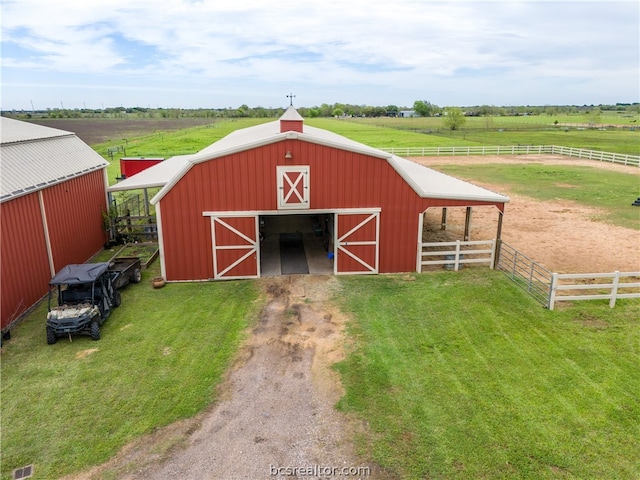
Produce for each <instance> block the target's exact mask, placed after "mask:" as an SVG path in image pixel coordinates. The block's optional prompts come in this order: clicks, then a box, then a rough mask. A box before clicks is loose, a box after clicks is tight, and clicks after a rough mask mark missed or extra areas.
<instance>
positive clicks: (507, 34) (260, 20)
mask: <svg viewBox="0 0 640 480" xmlns="http://www.w3.org/2000/svg"><path fill="white" fill-rule="evenodd" d="M638 10H639V7H638V4H637V2H634V1H621V2H615V1H613V2H612V1H606V0H603V1H583V2H576V1H566V2H556V1H554V2H551V1H515V2H514V1H506V0H505V1H488V2H476V1H448V2H447V1H442V0H441V1H426V0H425V1H420V0H397V1H396V2H388V1H384V0H352V1H350V2H344V1H342V0H340V1H337V0H323V1H322V2H318V1H302V2H301V1H299V0H298V1H293V0H283V1H281V2H277V3H275V2H264V1H263V0H237V1H235V2H219V1H215V0H202V1H187V0H166V1H163V2H162V3H159V2H157V0H126V1H125V0H92V1H91V2H86V0H58V1H57V2H50V1H48V0H5V1H4V2H3V39H2V43H3V58H2V65H3V77H4V82H5V83H4V84H3V99H2V102H3V105H2V107H3V108H20V105H22V107H23V108H24V107H25V96H27V95H31V92H33V94H34V95H35V93H40V92H36V90H37V87H36V86H35V85H37V84H38V82H37V81H36V80H38V79H42V81H43V85H44V84H46V83H47V80H48V79H49V78H55V80H56V82H55V83H57V84H61V85H63V84H64V83H65V79H66V81H67V82H68V84H69V85H76V87H70V88H69V89H68V92H66V93H64V94H65V95H69V96H70V97H74V96H77V95H79V94H80V93H84V92H82V90H89V87H90V83H92V82H93V83H96V82H95V80H92V77H91V75H99V76H100V80H99V82H98V83H104V82H106V83H107V84H114V85H116V84H117V85H122V84H124V85H130V86H131V87H132V88H131V94H130V95H127V94H126V92H123V96H126V101H125V103H130V104H135V103H141V104H144V103H147V101H145V100H143V101H141V102H136V100H135V99H136V98H140V97H145V98H151V96H152V95H156V96H157V92H158V91H161V90H162V89H163V88H164V89H166V90H164V91H166V92H167V95H166V97H167V98H166V99H162V100H163V101H169V100H171V102H174V104H176V103H184V106H194V107H197V106H203V107H206V106H216V105H204V104H199V103H198V102H199V101H202V97H201V96H198V95H196V94H194V95H189V93H188V92H189V91H190V90H194V91H195V89H196V88H197V87H199V86H200V85H207V84H209V85H212V86H215V88H216V90H217V91H224V90H225V89H228V90H229V91H230V92H232V91H233V92H236V93H234V94H233V95H235V97H234V103H238V104H240V103H248V101H247V100H243V97H242V95H243V92H244V94H245V95H246V96H247V97H249V96H251V97H252V98H256V97H258V98H264V100H263V101H262V102H260V103H264V104H268V102H267V101H266V100H267V99H271V98H274V97H279V96H280V93H281V92H272V91H269V89H270V88H280V86H281V85H287V84H289V85H295V86H296V88H298V89H301V90H302V91H303V92H304V94H302V95H300V96H299V98H300V104H302V105H311V104H317V103H322V102H324V101H327V102H331V101H334V100H333V98H325V97H322V98H321V96H322V95H326V96H331V97H335V96H338V95H339V96H340V98H339V99H337V98H336V99H335V101H338V100H339V101H346V102H353V103H370V104H381V105H382V104H388V103H402V102H408V104H411V103H412V102H413V100H415V99H418V98H425V99H430V100H431V101H433V102H434V103H439V104H465V102H468V100H466V99H473V101H472V102H471V103H494V104H503V103H513V102H512V101H509V102H507V101H506V99H507V98H508V99H509V100H511V97H512V94H511V93H510V92H515V91H517V92H519V93H518V95H519V101H518V102H516V103H528V104H534V103H576V102H587V103H600V102H602V103H606V102H611V101H616V100H618V101H637V100H638V88H637V83H638V42H639V40H638ZM634 72H635V73H634ZM629 75H630V76H631V78H629ZM79 77H81V78H84V79H86V81H87V84H86V86H87V88H86V89H82V88H80V89H78V88H77V85H78V81H77V79H78V78H79ZM558 78H561V79H564V81H563V82H560V83H558V82H557V79H558ZM516 81H517V82H520V83H519V85H518V86H517V88H514V85H513V83H514V82H516ZM634 81H635V86H636V87H635V88H634V87H633V84H634ZM142 82H146V85H148V86H149V87H154V88H149V89H148V92H145V91H144V89H142V93H141V90H140V89H136V88H135V87H136V86H138V85H143V83H142ZM554 82H555V83H554ZM572 82H573V83H572ZM554 84H555V85H557V86H558V87H557V88H555V89H550V87H551V86H553V85H554ZM190 85H193V89H191V88H190V87H189V86H190ZM525 85H526V86H528V87H529V88H528V89H527V88H524V87H525ZM239 86H243V88H244V89H242V88H240V87H239ZM451 86H455V87H456V88H457V89H458V90H457V92H456V91H455V90H452V88H451ZM560 86H562V87H563V88H562V89H560ZM43 88H44V87H43ZM78 90H80V92H78ZM176 90H178V91H183V92H186V93H185V94H184V95H183V96H182V97H180V96H177V95H176V94H175V92H176ZM474 91H475V92H477V93H475V96H474V94H473V93H474ZM63 92H64V89H63V88H62V87H60V88H59V91H56V95H60V94H61V93H63ZM316 92H319V93H318V94H316ZM603 92H604V93H603ZM301 93H302V92H301ZM320 93H321V94H320ZM98 94H99V92H96V91H95V89H91V92H90V97H91V98H92V99H94V103H95V102H96V101H97V100H98ZM350 95H351V96H352V97H353V99H351V98H350ZM303 98H308V99H309V101H305V100H302V99H303ZM462 99H465V100H464V101H462ZM563 99H565V100H563ZM577 99H581V100H577ZM76 101H77V100H76ZM52 102H53V104H57V103H58V101H56V100H55V99H54V100H53V101H52ZM70 102H71V100H70ZM26 103H27V104H28V100H27V102H26ZM67 103H69V102H67ZM151 103H156V102H151ZM467 104H468V103H467ZM224 106H227V105H226V103H225V105H224Z"/></svg>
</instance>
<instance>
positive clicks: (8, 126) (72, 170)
mask: <svg viewBox="0 0 640 480" xmlns="http://www.w3.org/2000/svg"><path fill="white" fill-rule="evenodd" d="M1 120H2V123H1V124H0V126H1V127H2V128H1V131H2V135H1V143H0V147H1V149H0V201H3V202H4V201H6V200H9V199H12V198H15V197H19V196H21V195H26V194H28V193H31V192H35V191H38V190H41V189H43V188H46V187H48V186H51V185H55V184H57V183H61V182H64V181H66V180H69V179H70V178H75V177H77V176H79V175H84V174H86V173H89V172H92V171H95V170H99V169H102V168H105V167H106V166H107V165H108V162H107V161H106V160H105V159H104V158H102V157H101V156H100V155H98V153H96V152H95V151H94V150H93V149H91V147H89V146H88V145H87V144H86V143H84V142H83V141H82V140H80V139H79V138H78V137H77V136H76V135H75V134H74V133H71V132H67V131H64V130H58V129H56V128H50V127H45V126H42V125H37V124H33V123H29V122H22V121H19V120H14V119H11V118H6V117H1Z"/></svg>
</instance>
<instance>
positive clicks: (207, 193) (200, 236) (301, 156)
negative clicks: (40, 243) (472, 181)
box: [160, 140, 482, 280]
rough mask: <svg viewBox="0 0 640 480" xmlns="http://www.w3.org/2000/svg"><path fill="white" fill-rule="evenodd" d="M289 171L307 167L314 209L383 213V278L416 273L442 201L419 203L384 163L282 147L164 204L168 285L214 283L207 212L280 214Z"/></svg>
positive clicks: (193, 179) (174, 193) (227, 166)
mask: <svg viewBox="0 0 640 480" xmlns="http://www.w3.org/2000/svg"><path fill="white" fill-rule="evenodd" d="M287 151H289V152H291V154H292V158H291V159H285V158H284V157H285V153H286V152H287ZM283 165H290V166H294V165H299V166H307V165H308V166H309V177H310V208H311V209H321V210H335V209H340V208H346V209H348V208H381V213H380V256H379V271H380V272H382V273H388V272H405V271H415V268H416V254H417V241H418V240H417V239H418V218H419V214H420V213H421V212H423V211H424V210H426V208H427V207H428V206H429V205H432V206H437V205H439V203H438V201H435V202H434V201H433V200H429V199H423V198H420V197H419V196H418V195H417V194H416V193H415V192H414V191H413V189H412V188H411V187H410V186H409V185H408V184H407V183H406V182H405V181H404V179H403V178H402V177H401V176H400V175H399V174H398V173H397V172H396V171H395V170H394V169H393V167H391V165H389V163H388V162H387V161H386V160H384V159H380V158H377V157H372V156H368V155H363V154H360V153H353V152H349V151H345V150H340V149H337V148H333V147H327V146H324V145H319V144H315V143H310V142H305V141H302V140H283V141H281V142H278V143H274V144H270V145H266V146H263V147H258V148H255V149H251V150H248V151H245V152H240V153H237V154H233V155H229V156H226V157H221V158H217V159H214V160H210V161H206V162H202V163H199V164H197V165H194V166H193V167H192V168H191V169H190V170H189V171H188V172H187V173H186V174H185V175H184V177H182V179H180V180H179V181H178V182H177V183H176V185H175V186H173V188H172V189H171V190H170V191H169V192H167V194H166V195H165V196H164V198H162V199H161V201H160V205H161V214H162V229H163V230H162V234H163V242H164V262H165V273H166V276H167V279H168V280H199V279H209V278H212V277H213V257H212V243H211V219H210V218H209V217H203V215H202V212H205V211H211V212H227V211H276V210H277V186H276V167H277V166H283ZM481 203H482V202H480V203H478V204H481ZM446 205H448V206H454V205H461V206H466V205H468V203H467V202H453V201H448V202H446ZM282 213H283V214H287V213H288V212H286V211H283V212H282Z"/></svg>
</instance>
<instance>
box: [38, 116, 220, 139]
mask: <svg viewBox="0 0 640 480" xmlns="http://www.w3.org/2000/svg"><path fill="white" fill-rule="evenodd" d="M31 121H32V122H33V123H37V124H38V125H44V126H45V127H51V128H57V129H59V130H66V131H68V132H73V133H75V134H76V135H77V136H78V138H80V139H81V140H82V141H83V142H85V143H87V144H88V145H94V144H96V143H102V142H106V141H116V142H122V141H124V139H125V138H130V137H137V136H141V135H148V134H151V133H153V132H156V131H163V132H168V131H173V130H181V129H183V128H191V127H198V126H200V125H209V124H211V123H213V122H214V121H215V120H214V119H212V118H195V117H186V118H146V119H144V118H142V119H117V118H92V119H89V120H87V119H69V118H56V119H53V118H52V119H36V120H31Z"/></svg>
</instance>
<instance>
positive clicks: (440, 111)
mask: <svg viewBox="0 0 640 480" xmlns="http://www.w3.org/2000/svg"><path fill="white" fill-rule="evenodd" d="M297 110H298V112H299V113H300V115H302V116H303V117H306V118H315V117H384V116H388V117H398V116H413V115H417V116H422V117H430V116H444V117H449V118H458V119H459V118H460V117H467V116H518V115H558V114H571V113H582V114H584V113H590V112H594V111H599V112H607V111H611V112H626V113H632V114H633V113H640V103H616V104H615V105H581V106H579V105H542V106H531V105H520V106H495V105H475V106H467V107H440V106H438V105H435V104H433V103H431V102H430V101H428V100H416V101H415V102H414V103H413V105H411V106H398V105H384V106H373V105H354V104H348V103H333V104H329V103H323V104H321V105H317V106H313V107H297ZM284 111H285V108H282V107H277V108H273V107H261V106H258V107H250V106H248V105H246V104H243V105H240V106H239V107H227V108H195V109H193V108H159V107H158V108H145V107H108V108H101V109H87V108H82V109H65V108H47V109H45V110H35V111H28V110H22V111H15V110H13V111H2V115H12V116H19V117H22V118H185V117H195V118H212V119H215V118H246V117H251V118H273V117H279V116H280V115H282V114H283V113H284ZM453 129H455V128H453Z"/></svg>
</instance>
